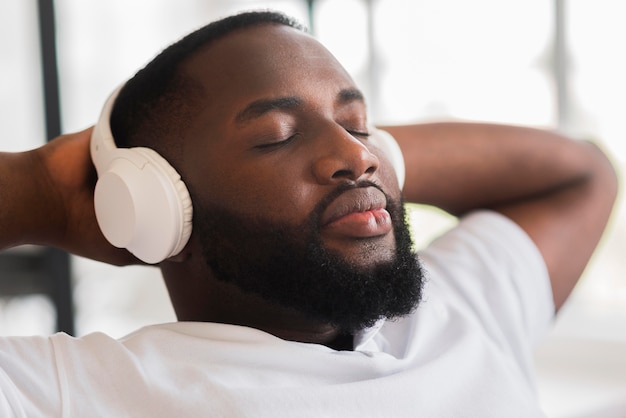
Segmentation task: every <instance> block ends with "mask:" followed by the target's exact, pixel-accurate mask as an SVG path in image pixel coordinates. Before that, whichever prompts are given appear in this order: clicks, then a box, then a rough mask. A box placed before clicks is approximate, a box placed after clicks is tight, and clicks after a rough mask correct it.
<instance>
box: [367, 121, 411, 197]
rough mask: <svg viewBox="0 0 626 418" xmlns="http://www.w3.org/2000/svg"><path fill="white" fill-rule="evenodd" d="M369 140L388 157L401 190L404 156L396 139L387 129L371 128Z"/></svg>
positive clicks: (402, 185)
mask: <svg viewBox="0 0 626 418" xmlns="http://www.w3.org/2000/svg"><path fill="white" fill-rule="evenodd" d="M370 142H371V143H372V144H374V145H375V146H376V147H378V148H380V150H381V151H383V152H384V153H385V156H386V157H387V158H388V159H389V161H390V162H391V165H392V166H393V169H394V171H395V172H396V178H397V179H398V186H400V190H402V188H403V187H404V177H405V174H406V173H405V170H406V169H405V166H404V156H403V155H402V150H401V149H400V146H399V145H398V143H397V142H396V139H395V138H394V137H393V136H392V135H391V134H390V133H389V132H387V131H383V130H382V129H376V128H372V129H371V135H370Z"/></svg>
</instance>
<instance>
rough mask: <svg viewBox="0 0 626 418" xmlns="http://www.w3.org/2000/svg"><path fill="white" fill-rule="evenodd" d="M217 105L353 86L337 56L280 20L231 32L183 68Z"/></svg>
mask: <svg viewBox="0 0 626 418" xmlns="http://www.w3.org/2000/svg"><path fill="white" fill-rule="evenodd" d="M183 71H185V72H186V73H187V74H188V75H190V76H191V77H193V78H194V79H195V80H196V81H199V82H200V83H201V85H202V86H203V87H204V88H205V91H206V92H207V94H208V96H209V97H208V99H209V100H208V101H209V102H210V103H212V104H213V105H214V106H215V107H218V108H224V107H225V106H227V105H235V104H237V105H242V104H243V103H244V102H245V101H249V100H254V99H258V98H263V97H272V96H281V95H293V94H297V95H299V96H303V97H306V96H307V95H311V96H313V97H315V96H319V95H320V94H321V95H323V94H325V93H328V95H333V96H334V95H335V94H337V92H338V91H339V90H342V89H346V88H350V87H354V82H353V81H352V79H351V77H350V76H349V75H348V73H347V72H346V71H345V69H344V68H343V67H342V66H341V64H339V62H338V61H337V60H336V59H335V57H334V56H333V55H332V54H331V53H330V52H329V51H328V50H327V49H326V48H324V47H323V46H322V45H321V44H320V43H319V42H318V41H317V40H315V39H314V38H312V37H311V36H310V35H308V34H306V33H303V32H301V31H298V30H296V29H293V28H291V27H288V26H284V25H278V24H266V25H260V26H255V27H250V28H245V29H241V30H238V31H235V32H233V33H231V34H229V35H226V36H225V37H224V38H222V39H219V40H217V41H215V42H214V43H212V44H210V45H209V46H208V47H207V48H205V49H203V50H201V51H200V52H199V53H197V54H196V55H194V56H193V57H192V58H191V59H189V60H188V61H187V62H186V63H185V65H184V67H183Z"/></svg>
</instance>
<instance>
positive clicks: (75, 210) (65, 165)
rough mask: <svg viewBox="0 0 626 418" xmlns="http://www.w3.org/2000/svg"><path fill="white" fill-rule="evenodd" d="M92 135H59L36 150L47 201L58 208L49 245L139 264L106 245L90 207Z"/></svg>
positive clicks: (93, 177) (114, 261)
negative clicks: (45, 180)
mask: <svg viewBox="0 0 626 418" xmlns="http://www.w3.org/2000/svg"><path fill="white" fill-rule="evenodd" d="M91 132H92V128H89V129H86V130H84V131H82V132H78V133H74V134H68V135H62V136H60V137H58V138H55V139H54V140H52V141H50V142H49V143H48V144H46V145H45V146H43V147H41V148H39V149H37V150H35V153H36V154H37V155H38V157H39V159H40V161H41V163H42V166H43V173H44V176H45V177H47V179H48V182H49V184H50V192H49V199H51V201H52V202H53V207H55V208H58V209H60V210H58V213H59V215H58V224H57V228H55V231H54V233H53V234H52V236H51V240H52V242H51V243H50V244H51V245H54V246H57V247H60V248H63V249H65V250H67V251H69V252H71V253H73V254H76V255H80V256H84V257H88V258H91V259H95V260H98V261H104V262H107V263H110V264H116V265H125V264H133V263H139V260H137V259H136V258H135V257H134V256H132V254H130V253H129V252H128V251H126V250H124V249H117V248H115V247H113V246H112V245H111V244H109V243H108V242H107V241H106V239H105V238H104V236H103V235H102V233H101V232H100V228H99V227H98V224H97V221H96V217H95V211H94V204H93V191H94V187H95V183H96V180H97V175H96V170H95V167H94V166H93V164H92V162H91V157H90V153H89V141H90V137H91Z"/></svg>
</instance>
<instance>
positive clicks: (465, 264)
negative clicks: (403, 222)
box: [420, 211, 554, 357]
mask: <svg viewBox="0 0 626 418" xmlns="http://www.w3.org/2000/svg"><path fill="white" fill-rule="evenodd" d="M420 257H421V258H422V260H423V261H424V263H425V264H426V265H427V266H428V269H429V270H430V274H431V277H430V279H429V280H430V281H432V282H433V283H429V286H432V287H434V288H439V289H444V290H443V291H444V292H445V294H446V295H447V297H448V299H450V303H454V304H460V305H463V306H464V307H466V309H467V312H469V314H470V315H474V316H475V317H476V318H477V319H478V321H480V323H481V324H483V326H484V328H485V330H486V332H487V333H488V334H489V335H490V337H491V338H492V339H494V340H495V341H496V342H497V343H498V344H503V345H508V346H509V349H510V350H512V351H513V352H514V353H515V354H516V355H518V356H519V357H527V356H526V355H525V353H527V352H531V351H532V349H533V348H535V347H536V346H537V345H538V344H539V342H541V340H542V339H543V338H544V337H545V336H546V334H547V332H548V330H549V329H550V326H551V324H552V321H553V317H554V303H553V301H552V291H551V287H550V280H549V276H548V272H547V268H546V265H545V262H544V260H543V258H542V256H541V253H540V252H539V250H538V248H537V247H536V245H535V244H534V242H533V241H532V240H531V239H530V237H529V236H528V235H527V234H526V232H525V231H524V230H523V229H521V228H520V227H519V226H518V225H517V224H516V223H515V222H513V221H512V220H510V219H509V218H507V217H505V216H503V215H501V214H499V213H496V212H491V211H478V212H473V213H471V214H469V215H467V216H465V217H464V218H462V219H461V220H460V222H459V225H458V226H457V227H455V228H453V229H452V230H450V231H449V232H447V233H445V234H444V235H442V236H441V237H439V238H438V239H436V240H435V241H434V242H433V243H432V244H431V245H430V246H429V247H428V248H427V249H426V250H424V251H423V252H422V253H420Z"/></svg>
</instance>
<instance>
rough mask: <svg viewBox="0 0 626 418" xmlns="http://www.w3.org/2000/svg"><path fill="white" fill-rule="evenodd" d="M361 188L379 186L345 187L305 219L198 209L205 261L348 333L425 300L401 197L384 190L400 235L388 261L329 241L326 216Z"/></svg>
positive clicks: (248, 287)
mask: <svg viewBox="0 0 626 418" xmlns="http://www.w3.org/2000/svg"><path fill="white" fill-rule="evenodd" d="M355 187H376V188H377V189H379V190H381V188H380V187H378V186H377V185H375V184H374V183H371V182H366V183H360V184H359V185H357V186H354V185H345V186H339V187H338V188H337V189H336V190H334V191H333V192H332V193H331V194H329V195H328V196H327V197H326V198H325V199H323V201H321V202H320V203H319V204H318V205H317V206H316V207H315V208H314V210H313V211H312V213H311V214H310V216H309V217H308V219H307V220H306V221H305V222H303V223H302V224H301V225H289V224H285V223H280V222H271V221H269V220H267V219H264V218H261V217H259V216H257V217H251V216H249V215H246V216H244V215H240V214H237V213H233V212H232V211H228V210H225V209H222V208H218V207H210V208H209V207H206V208H205V207H198V208H197V209H196V211H195V214H194V215H195V216H194V218H195V224H196V225H194V228H197V230H198V232H199V233H200V242H201V245H202V252H203V257H204V259H205V262H206V263H207V265H208V266H209V268H210V269H211V270H212V271H213V273H214V274H215V276H216V278H217V279H218V280H222V281H225V282H228V283H232V284H234V285H236V286H238V287H239V288H240V289H241V290H243V291H244V292H249V293H252V294H255V295H257V296H260V297H261V298H263V299H264V300H266V301H268V302H271V303H273V304H277V305H278V306H281V307H285V308H291V309H294V310H296V311H299V312H301V313H303V314H304V315H305V316H307V317H308V318H310V319H312V320H316V321H321V322H324V323H328V324H331V325H333V326H335V327H338V328H339V329H340V330H341V331H342V332H344V333H355V332H357V331H359V330H362V329H365V328H368V327H371V326H373V325H374V324H375V323H376V322H377V321H378V320H380V319H384V318H387V319H394V318H398V317H401V316H404V315H407V314H409V313H411V312H412V311H413V310H414V309H415V308H416V307H417V305H418V303H419V301H420V300H421V295H422V286H423V282H424V274H423V270H422V267H421V264H420V262H419V259H418V258H417V255H416V254H415V253H414V252H413V250H412V241H411V236H410V232H409V228H408V225H407V222H406V218H405V212H404V205H403V202H402V201H401V200H399V201H394V200H392V199H391V198H389V196H387V195H385V196H386V197H387V211H388V212H389V214H390V215H391V219H392V224H393V232H394V236H395V251H394V254H393V257H391V259H390V260H389V261H385V262H380V263H378V264H376V265H374V266H371V267H363V266H359V265H356V263H354V262H351V261H349V260H346V259H345V257H344V256H342V255H341V254H340V253H339V252H337V251H333V250H330V249H328V248H326V247H325V246H324V244H323V241H322V238H321V234H320V222H319V220H320V217H321V214H322V213H323V212H324V210H325V209H326V207H327V206H328V205H329V204H330V203H331V202H332V201H333V200H334V199H335V198H336V197H338V196H339V195H340V194H342V193H343V192H345V191H347V190H350V189H353V188H355ZM381 192H382V190H381Z"/></svg>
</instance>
